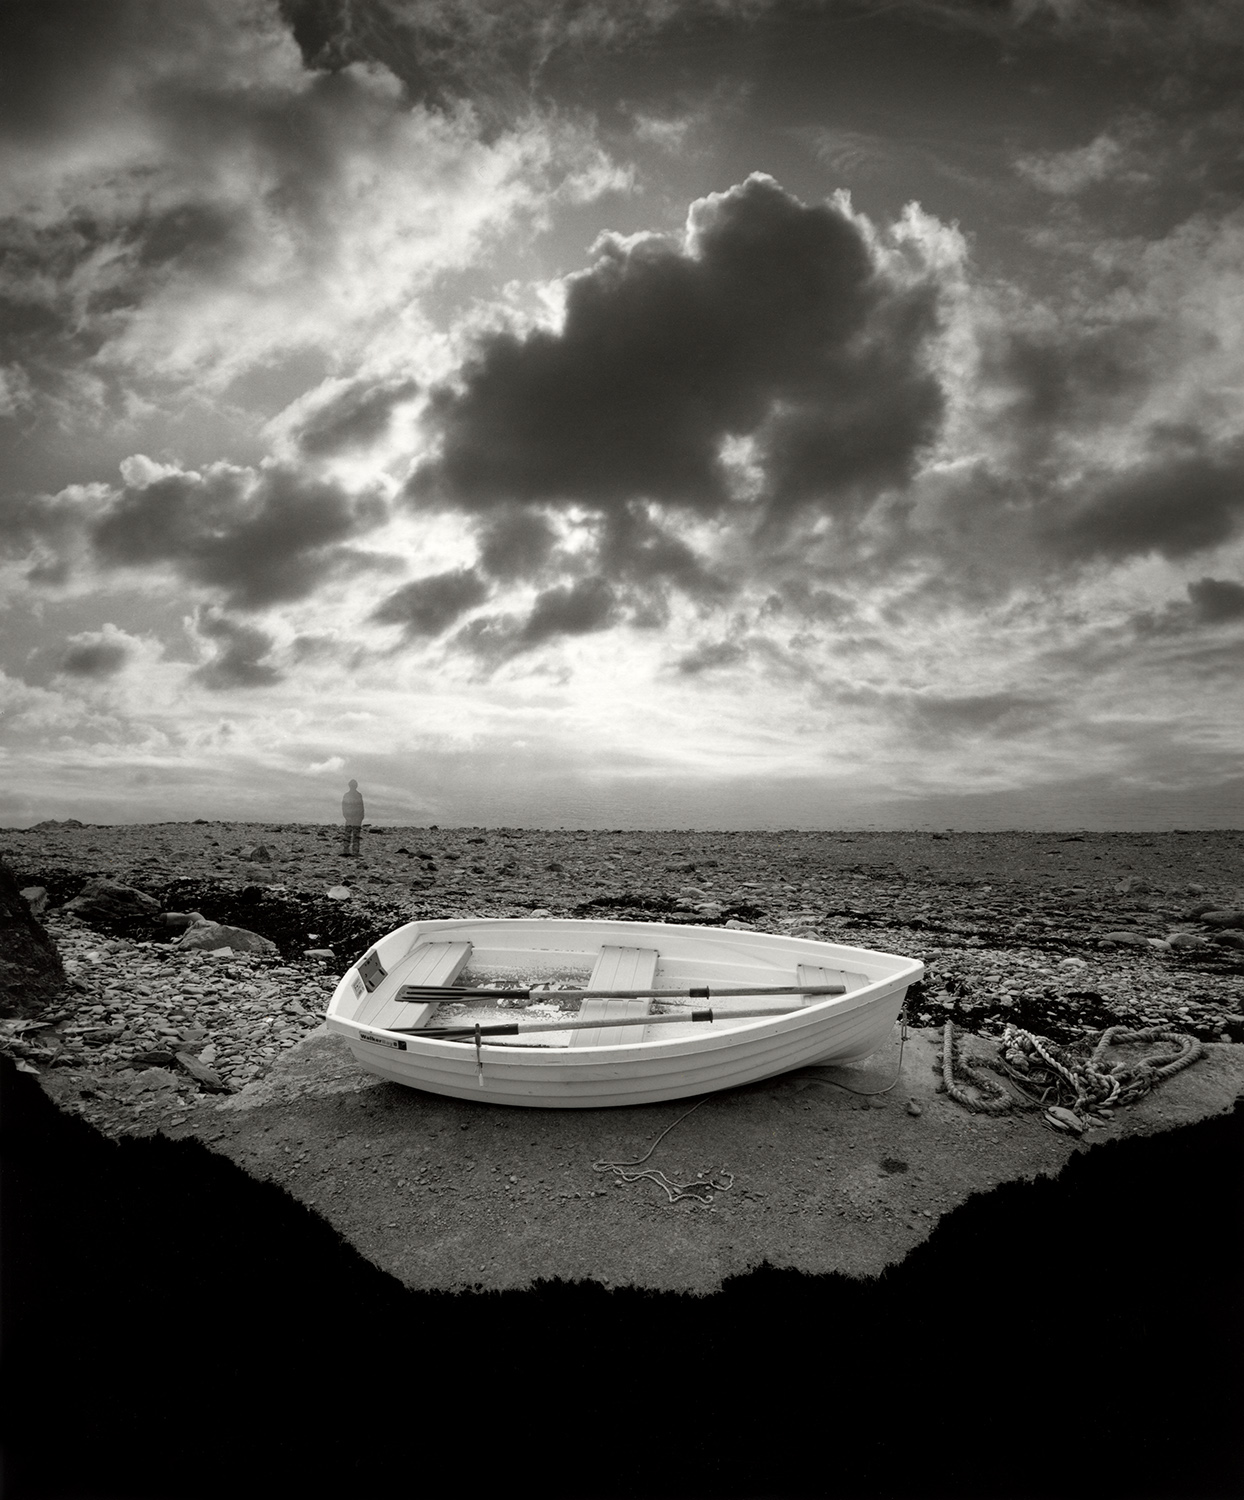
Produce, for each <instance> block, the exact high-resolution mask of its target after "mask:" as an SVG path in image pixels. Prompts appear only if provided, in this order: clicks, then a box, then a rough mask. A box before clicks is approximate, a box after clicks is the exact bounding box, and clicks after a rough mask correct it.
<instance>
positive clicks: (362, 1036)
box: [359, 1031, 406, 1052]
mask: <svg viewBox="0 0 1244 1500" xmlns="http://www.w3.org/2000/svg"><path fill="white" fill-rule="evenodd" d="M359 1041H360V1042H374V1043H375V1044H376V1046H377V1047H392V1048H393V1050H394V1051H395V1052H405V1051H406V1043H405V1042H400V1041H398V1039H397V1038H396V1037H393V1036H372V1034H371V1032H370V1031H360V1032H359Z"/></svg>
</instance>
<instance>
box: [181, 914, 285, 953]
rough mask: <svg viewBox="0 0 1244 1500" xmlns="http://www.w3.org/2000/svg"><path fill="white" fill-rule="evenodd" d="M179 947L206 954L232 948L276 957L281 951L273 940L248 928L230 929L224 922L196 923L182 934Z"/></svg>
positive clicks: (241, 951) (237, 950)
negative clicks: (197, 950)
mask: <svg viewBox="0 0 1244 1500" xmlns="http://www.w3.org/2000/svg"><path fill="white" fill-rule="evenodd" d="M177 946H178V947H179V948H194V949H199V950H200V951H202V952H205V953H212V952H216V951H218V950H219V949H221V948H232V949H233V951H234V952H235V953H266V954H272V955H273V956H275V955H276V954H277V952H278V951H279V950H278V948H277V946H276V944H275V943H274V942H273V941H272V940H271V938H266V937H262V936H260V934H259V933H257V932H251V931H250V930H249V929H248V928H246V927H229V926H227V925H226V924H225V923H223V922H196V923H195V925H194V926H193V927H187V928H186V930H185V932H184V933H182V935H181V940H180V941H179V942H178V944H177Z"/></svg>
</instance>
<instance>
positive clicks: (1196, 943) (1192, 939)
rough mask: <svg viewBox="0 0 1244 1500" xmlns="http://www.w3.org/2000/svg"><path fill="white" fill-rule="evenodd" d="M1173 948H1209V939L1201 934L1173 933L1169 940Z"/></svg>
mask: <svg viewBox="0 0 1244 1500" xmlns="http://www.w3.org/2000/svg"><path fill="white" fill-rule="evenodd" d="M1168 941H1169V942H1170V945H1171V947H1172V948H1208V947H1209V939H1208V938H1207V937H1202V935H1201V934H1200V933H1199V932H1172V933H1171V935H1170V938H1169V939H1168Z"/></svg>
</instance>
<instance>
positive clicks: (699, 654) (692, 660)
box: [674, 641, 747, 677]
mask: <svg viewBox="0 0 1244 1500" xmlns="http://www.w3.org/2000/svg"><path fill="white" fill-rule="evenodd" d="M746 656H747V647H746V646H743V645H741V644H740V643H739V642H737V641H706V642H705V643H704V644H703V645H701V646H696V647H695V648H694V650H691V651H688V652H687V653H686V654H685V655H684V656H680V657H679V658H678V660H677V661H676V662H675V663H674V666H675V668H676V669H677V670H678V671H679V672H681V673H682V674H683V676H684V677H698V676H699V675H700V673H701V672H709V671H712V670H713V669H714V668H717V667H732V666H734V665H735V664H736V663H737V662H740V661H742V660H743V659H744V658H745V657H746Z"/></svg>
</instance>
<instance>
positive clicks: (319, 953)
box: [302, 948, 337, 960]
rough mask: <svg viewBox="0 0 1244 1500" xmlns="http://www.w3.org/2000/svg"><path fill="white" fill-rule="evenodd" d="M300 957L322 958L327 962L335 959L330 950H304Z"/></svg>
mask: <svg viewBox="0 0 1244 1500" xmlns="http://www.w3.org/2000/svg"><path fill="white" fill-rule="evenodd" d="M302 956H303V958H323V959H328V960H332V959H334V958H336V957H337V955H336V954H335V953H334V952H333V950H332V949H331V948H304V949H303V950H302Z"/></svg>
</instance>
